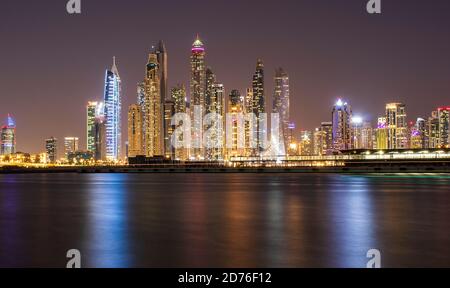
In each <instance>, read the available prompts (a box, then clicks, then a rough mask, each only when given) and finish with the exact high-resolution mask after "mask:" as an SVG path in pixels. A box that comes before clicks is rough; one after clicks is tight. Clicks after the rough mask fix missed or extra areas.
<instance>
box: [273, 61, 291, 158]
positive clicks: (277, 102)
mask: <svg viewBox="0 0 450 288" xmlns="http://www.w3.org/2000/svg"><path fill="white" fill-rule="evenodd" d="M289 108H290V104H289V75H288V74H287V73H286V72H285V71H284V70H283V68H278V69H277V70H276V71H275V88H274V94H273V109H272V110H273V113H278V114H279V115H280V136H281V137H282V139H280V143H282V144H283V145H284V149H285V151H287V150H288V146H289V142H290V141H289V123H290V122H289V117H290V115H289Z"/></svg>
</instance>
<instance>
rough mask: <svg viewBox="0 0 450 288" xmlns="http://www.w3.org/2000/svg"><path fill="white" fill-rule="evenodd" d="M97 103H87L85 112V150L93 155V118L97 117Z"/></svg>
mask: <svg viewBox="0 0 450 288" xmlns="http://www.w3.org/2000/svg"><path fill="white" fill-rule="evenodd" d="M98 105H99V104H98V102H88V105H87V107H86V112H87V121H86V123H87V127H86V132H87V135H86V142H87V143H86V148H87V151H89V152H94V153H95V118H96V117H97V112H98V111H97V110H98Z"/></svg>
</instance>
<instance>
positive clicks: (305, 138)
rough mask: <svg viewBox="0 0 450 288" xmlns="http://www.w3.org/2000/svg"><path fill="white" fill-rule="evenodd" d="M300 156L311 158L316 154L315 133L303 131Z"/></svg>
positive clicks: (301, 133)
mask: <svg viewBox="0 0 450 288" xmlns="http://www.w3.org/2000/svg"><path fill="white" fill-rule="evenodd" d="M299 152H300V156H311V155H313V153H314V146H313V133H312V132H311V131H301V132H300V141H299Z"/></svg>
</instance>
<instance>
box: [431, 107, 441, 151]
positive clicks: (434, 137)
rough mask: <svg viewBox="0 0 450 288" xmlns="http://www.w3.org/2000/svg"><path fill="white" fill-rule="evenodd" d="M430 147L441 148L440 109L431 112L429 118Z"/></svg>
mask: <svg viewBox="0 0 450 288" xmlns="http://www.w3.org/2000/svg"><path fill="white" fill-rule="evenodd" d="M428 148H440V136H439V116H438V111H433V112H431V116H430V118H429V119H428Z"/></svg>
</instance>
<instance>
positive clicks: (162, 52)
mask: <svg viewBox="0 0 450 288" xmlns="http://www.w3.org/2000/svg"><path fill="white" fill-rule="evenodd" d="M154 53H155V54H156V56H157V60H158V64H159V81H160V84H159V87H160V90H161V103H164V101H165V100H169V98H170V94H169V90H168V89H169V87H168V82H167V81H168V72H167V69H168V65H167V60H168V55H167V50H166V45H165V44H164V42H163V41H162V40H160V41H159V43H158V45H157V46H156V47H155V50H154Z"/></svg>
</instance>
